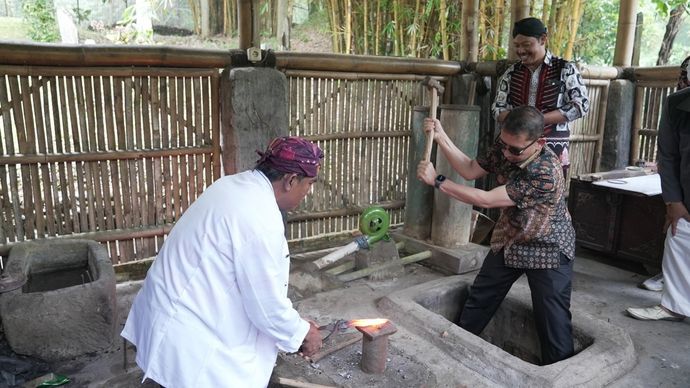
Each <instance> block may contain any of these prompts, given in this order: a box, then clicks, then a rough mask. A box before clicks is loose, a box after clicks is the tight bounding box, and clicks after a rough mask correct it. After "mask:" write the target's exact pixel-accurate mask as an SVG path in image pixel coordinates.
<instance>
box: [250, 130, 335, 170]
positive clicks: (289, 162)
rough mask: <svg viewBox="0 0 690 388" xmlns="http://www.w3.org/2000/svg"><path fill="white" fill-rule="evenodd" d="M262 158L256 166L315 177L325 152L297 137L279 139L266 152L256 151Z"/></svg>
mask: <svg viewBox="0 0 690 388" xmlns="http://www.w3.org/2000/svg"><path fill="white" fill-rule="evenodd" d="M256 153H257V154H259V155H260V156H261V158H260V159H259V160H258V161H257V162H256V165H257V166H258V165H261V164H264V165H266V166H268V167H271V168H273V169H275V170H277V171H280V172H284V173H295V174H300V175H304V176H308V177H315V176H316V174H317V173H318V171H319V165H320V160H321V158H323V151H321V149H320V148H319V146H317V145H316V144H314V143H312V142H310V141H307V140H304V139H302V138H299V137H296V136H286V137H278V138H276V139H274V140H273V141H272V142H271V144H269V145H268V147H267V148H266V151H264V152H261V151H259V150H257V151H256Z"/></svg>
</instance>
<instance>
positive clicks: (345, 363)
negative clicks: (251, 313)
mask: <svg viewBox="0 0 690 388" xmlns="http://www.w3.org/2000/svg"><path fill="white" fill-rule="evenodd" d="M361 359H362V342H361V341H360V342H357V343H354V344H352V345H349V346H348V347H346V348H344V349H341V350H339V351H337V352H335V353H333V354H330V355H328V356H326V357H324V358H323V359H321V360H319V362H317V363H310V362H308V361H306V360H305V359H304V358H302V357H300V356H298V355H296V354H280V356H279V357H278V362H277V365H276V368H275V369H274V371H273V377H274V378H275V377H276V376H280V377H284V378H290V379H294V380H299V381H302V382H309V383H312V384H323V385H331V386H337V387H352V388H355V387H357V388H360V387H375V388H400V387H434V386H436V378H435V377H434V376H433V375H432V374H431V373H430V372H429V369H428V368H427V367H426V366H424V365H423V364H420V363H419V362H417V361H416V360H414V359H413V358H411V357H410V356H408V355H406V354H404V353H402V352H400V351H398V350H397V349H396V348H395V346H394V344H393V340H392V339H391V343H389V347H388V357H387V359H386V370H385V371H384V372H383V373H382V374H368V373H366V372H364V371H363V370H362V368H361V367H360V361H361ZM272 380H274V379H272ZM274 386H275V387H279V386H280V385H274Z"/></svg>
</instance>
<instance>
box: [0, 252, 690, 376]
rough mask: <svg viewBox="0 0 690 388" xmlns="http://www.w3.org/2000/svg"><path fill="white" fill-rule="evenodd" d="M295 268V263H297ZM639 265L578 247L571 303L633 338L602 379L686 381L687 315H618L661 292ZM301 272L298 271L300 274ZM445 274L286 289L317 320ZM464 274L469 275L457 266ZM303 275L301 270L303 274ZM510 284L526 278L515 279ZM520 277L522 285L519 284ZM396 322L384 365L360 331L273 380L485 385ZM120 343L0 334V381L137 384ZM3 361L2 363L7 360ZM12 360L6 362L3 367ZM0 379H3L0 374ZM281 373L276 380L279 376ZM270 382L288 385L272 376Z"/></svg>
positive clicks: (411, 272)
mask: <svg viewBox="0 0 690 388" xmlns="http://www.w3.org/2000/svg"><path fill="white" fill-rule="evenodd" d="M296 267H297V266H296ZM643 272H644V269H643V268H641V267H640V266H635V265H630V264H629V263H624V262H620V261H612V260H610V259H606V258H603V257H601V256H598V255H596V254H595V253H593V252H591V251H586V250H581V251H578V257H577V259H576V262H575V275H574V282H573V296H572V304H573V306H574V307H577V308H578V309H582V310H584V311H585V312H587V313H588V314H590V315H593V316H595V317H597V318H599V319H603V320H606V321H607V322H610V323H611V324H614V325H617V326H618V327H620V328H622V329H624V330H626V331H627V332H628V333H629V335H630V337H631V338H632V341H633V343H634V347H635V351H636V359H637V361H636V365H635V366H634V367H633V369H631V370H630V371H628V372H627V373H626V374H625V375H624V376H622V377H621V378H619V379H618V380H616V381H614V382H613V383H611V384H610V385H609V386H610V387H616V388H617V387H621V388H622V387H626V388H627V387H645V388H646V387H687V386H688V383H689V382H690V357H688V354H690V342H689V341H687V340H686V338H690V322H689V321H688V320H686V322H680V323H678V322H644V321H637V320H634V319H632V318H630V317H628V316H626V314H625V312H624V310H625V308H626V307H629V306H645V305H652V304H655V303H658V301H659V298H660V293H658V292H651V291H646V290H642V289H640V288H638V287H637V285H638V284H639V283H640V282H641V281H643V280H644V279H646V277H647V276H648V275H647V274H645V273H643ZM301 276H304V275H301ZM444 276H447V274H445V273H442V272H439V271H437V270H435V269H433V268H429V267H427V266H424V265H422V264H410V265H408V266H406V267H405V273H404V275H402V276H400V277H398V278H394V279H388V280H378V281H371V280H367V279H359V280H356V281H352V282H348V283H340V284H338V283H337V282H324V283H323V285H324V286H325V289H324V291H323V292H314V290H312V291H309V292H305V291H304V290H292V292H291V295H293V296H295V299H294V300H295V302H296V303H295V304H296V307H297V308H298V310H299V311H300V313H301V314H302V315H304V316H308V317H311V318H312V319H314V320H316V321H317V322H318V323H319V324H326V323H329V322H333V321H335V320H337V319H354V318H377V317H381V315H382V313H381V312H380V310H378V308H377V305H376V301H377V300H378V299H380V298H381V297H382V296H385V295H388V294H390V293H391V292H394V291H396V290H401V289H406V288H409V287H411V286H414V285H416V284H421V283H426V282H429V281H431V280H434V279H439V278H441V277H444ZM466 276H467V277H468V278H472V277H473V276H474V274H472V273H470V274H468V275H466ZM302 281H303V282H304V281H305V279H302ZM518 283H526V282H525V280H524V278H523V279H520V280H519V281H518ZM140 285H141V283H140V281H128V282H123V283H119V284H118V287H117V292H118V309H119V311H120V317H119V321H120V323H124V321H125V319H126V312H127V311H128V310H129V306H130V305H131V301H132V299H133V297H134V295H136V292H137V291H138V289H139V287H140ZM523 285H524V284H523ZM394 323H396V326H397V328H398V331H397V332H396V333H394V334H393V335H391V336H390V343H389V352H388V356H387V358H386V369H385V372H384V373H383V374H368V373H364V372H363V371H362V369H361V367H360V362H361V359H362V354H361V352H362V343H361V340H360V341H357V342H355V343H352V344H350V345H347V346H345V347H343V348H342V349H340V350H337V351H335V352H333V353H331V354H330V355H327V356H325V357H323V358H322V359H321V360H318V361H317V362H309V361H307V360H305V359H303V358H301V357H299V356H297V355H294V354H281V355H280V356H279V359H278V362H277V365H276V368H275V370H274V375H273V381H274V382H277V381H279V379H288V380H287V381H292V382H295V381H299V382H302V383H310V384H321V385H324V386H327V387H329V386H330V387H352V388H354V387H380V388H389V387H390V388H402V387H462V386H467V387H494V386H500V385H497V384H495V383H492V382H491V381H489V380H487V379H486V377H484V376H482V375H481V374H480V373H478V372H477V371H473V370H469V369H467V368H464V369H463V368H462V367H458V366H457V363H456V364H453V363H452V362H450V361H449V360H450V358H449V357H448V355H447V354H446V353H444V351H443V350H441V349H439V348H437V347H435V346H434V345H430V344H429V343H428V342H426V341H425V340H424V339H421V338H419V337H417V336H415V335H414V334H413V333H412V331H410V330H408V329H407V328H406V327H405V326H404V325H403V323H402V322H394ZM357 335H358V334H357V333H356V332H355V331H354V330H349V331H345V332H342V333H338V334H334V335H333V336H331V337H330V338H329V341H327V342H326V344H325V345H326V348H328V347H330V346H334V345H335V344H337V343H343V341H346V340H347V339H350V338H355V337H356V336H357ZM126 350H127V352H126V356H125V352H124V351H123V341H122V339H121V338H119V337H116V338H115V340H114V342H113V344H112V346H111V348H109V349H107V350H105V351H103V352H100V353H98V354H88V355H84V356H82V357H79V358H77V359H73V360H66V361H64V362H61V363H54V364H47V363H43V362H40V361H39V360H28V359H26V358H25V357H20V356H17V355H15V354H13V353H11V351H10V350H9V349H8V348H7V346H6V344H5V346H3V341H2V340H1V338H0V365H2V368H0V369H2V370H4V371H3V373H1V374H0V375H1V376H9V374H10V373H11V372H12V371H14V372H17V370H18V369H21V368H24V371H23V372H21V373H15V376H14V377H13V378H14V379H15V380H14V382H13V383H10V382H8V381H7V380H0V387H5V386H7V387H12V386H21V385H20V384H21V382H22V381H26V380H30V379H32V378H35V377H38V376H42V375H45V374H46V373H49V372H54V373H59V374H62V375H65V376H67V377H68V378H70V379H71V383H70V384H69V385H68V386H74V387H108V388H110V387H116V388H117V387H123V388H124V387H135V386H149V387H151V386H154V385H153V384H152V383H151V382H147V383H146V384H143V385H142V384H141V378H142V373H141V370H139V368H138V367H137V366H136V364H135V363H134V356H135V350H134V349H132V347H131V346H128V347H127V348H126ZM8 366H9V367H8ZM10 367H11V368H14V369H12V370H10ZM3 381H4V382H3ZM283 381H285V380H283ZM273 386H290V385H285V384H283V385H281V384H277V383H274V384H273Z"/></svg>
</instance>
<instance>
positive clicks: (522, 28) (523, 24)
mask: <svg viewBox="0 0 690 388" xmlns="http://www.w3.org/2000/svg"><path fill="white" fill-rule="evenodd" d="M543 34H546V26H545V25H544V23H542V21H541V20H539V19H537V18H525V19H522V20H518V21H517V22H515V24H514V25H513V38H515V37H516V36H518V35H524V36H533V37H535V38H538V37H540V36H542V35H543Z"/></svg>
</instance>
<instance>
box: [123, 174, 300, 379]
mask: <svg viewBox="0 0 690 388" xmlns="http://www.w3.org/2000/svg"><path fill="white" fill-rule="evenodd" d="M284 232H285V230H284V224H283V219H282V216H281V214H280V210H279V209H278V205H277V204H276V201H275V196H274V194H273V187H272V186H271V184H270V182H269V181H268V179H267V178H266V177H265V176H264V175H263V174H262V173H261V172H259V171H246V172H243V173H240V174H236V175H231V176H226V177H223V178H221V179H219V180H218V181H217V182H215V183H214V184H213V185H211V186H210V187H209V188H208V189H206V191H205V192H204V193H203V194H202V195H201V196H200V197H199V198H198V199H197V200H196V201H194V203H193V204H192V206H191V207H190V208H189V209H188V210H187V211H186V212H185V213H184V215H183V216H182V217H181V218H180V219H179V220H178V221H177V223H176V224H175V227H174V228H173V229H172V231H171V232H170V235H169V236H168V237H167V238H166V240H165V243H164V244H163V247H162V249H161V251H160V252H159V254H158V256H157V258H156V260H155V262H154V263H153V266H152V267H151V268H150V269H149V272H148V274H147V276H146V280H145V281H144V284H143V286H142V288H141V290H140V291H139V294H138V295H137V296H136V298H135V300H134V303H133V305H132V309H131V310H130V313H129V317H128V318H127V323H126V324H125V327H124V330H123V331H122V336H123V337H124V338H126V339H127V340H128V341H129V342H131V343H132V344H134V345H135V346H136V349H137V356H136V361H137V364H138V365H139V366H140V367H141V369H142V370H143V371H144V379H146V378H151V379H153V380H154V381H156V382H157V383H159V384H161V385H163V386H165V387H168V388H173V387H187V388H188V387H230V386H232V387H265V386H266V385H267V384H268V381H269V378H270V376H271V372H272V370H273V367H274V365H275V361H276V357H277V354H278V351H279V350H282V351H286V352H294V351H297V350H298V348H299V347H300V345H301V344H302V341H303V339H304V337H305V336H306V334H307V332H308V330H309V324H308V323H307V322H306V321H305V320H303V319H301V318H300V316H299V313H298V312H297V311H296V310H295V309H294V308H293V307H292V303H291V302H290V300H289V299H288V298H287V289H288V278H289V267H290V257H289V252H288V246H287V241H286V240H285V234H284Z"/></svg>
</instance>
